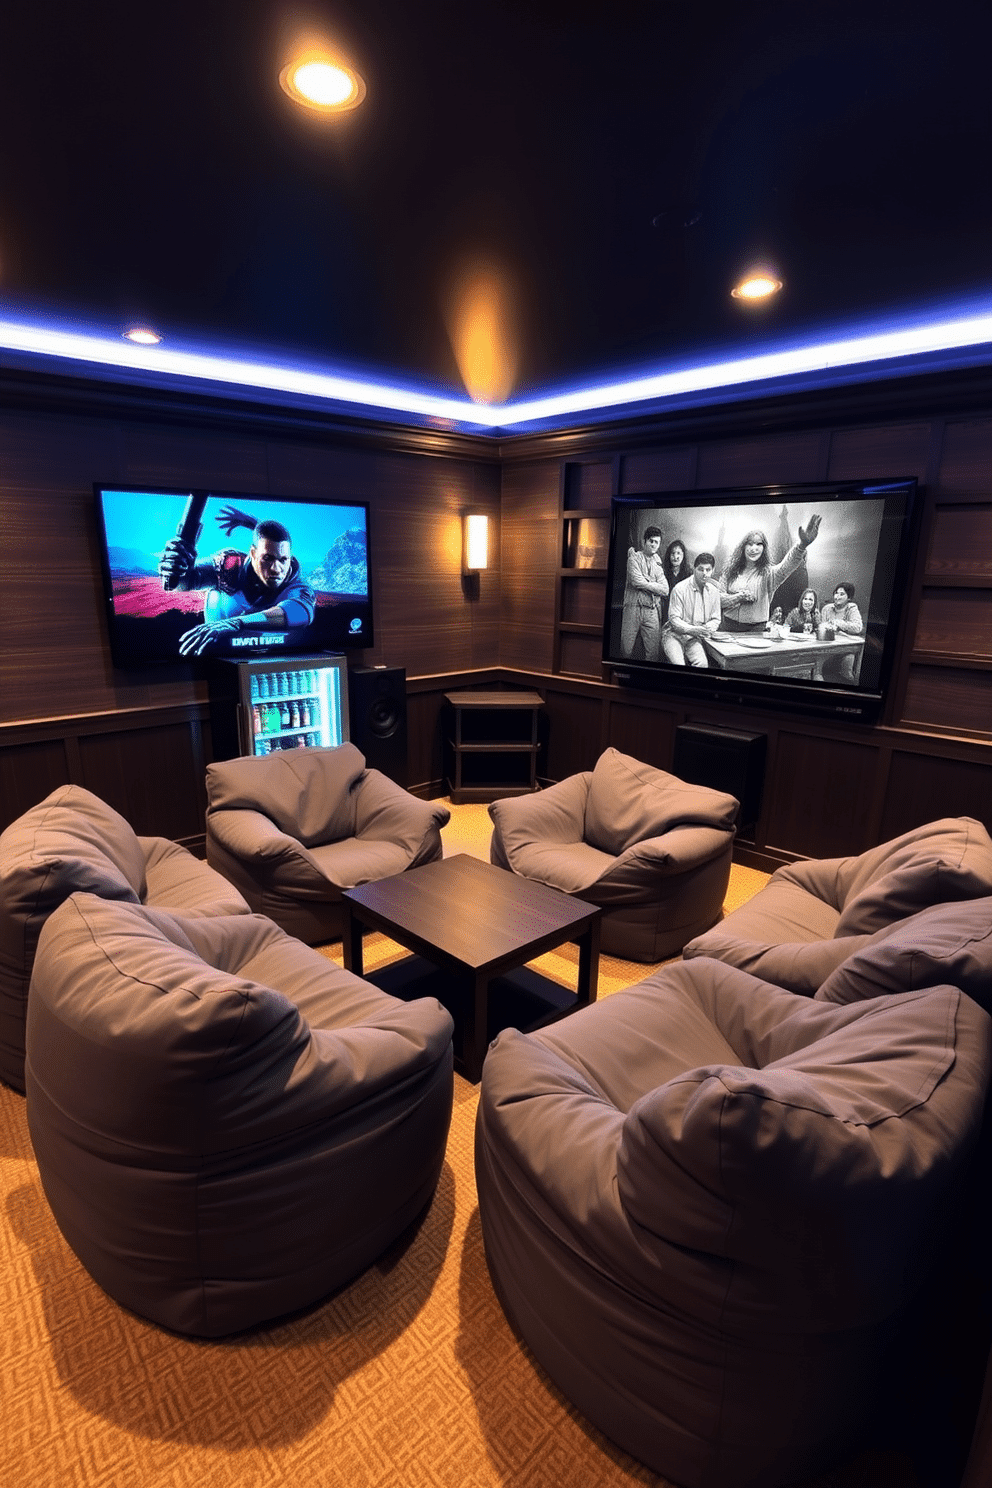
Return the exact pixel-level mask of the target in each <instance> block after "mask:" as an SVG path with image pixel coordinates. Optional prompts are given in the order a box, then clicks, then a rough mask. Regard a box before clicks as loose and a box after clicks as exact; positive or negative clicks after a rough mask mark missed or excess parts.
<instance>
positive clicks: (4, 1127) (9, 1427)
mask: <svg viewBox="0 0 992 1488" xmlns="http://www.w3.org/2000/svg"><path fill="white" fill-rule="evenodd" d="M482 814H484V808H459V809H458V812H457V824H456V823H454V822H453V824H452V828H453V829H454V830H453V829H452V828H449V829H447V831H446V834H445V836H446V843H445V845H446V850H447V851H449V852H451V851H456V852H457V851H470V850H471V851H475V852H477V853H478V854H479V855H480V856H487V852H486V851H485V850H484V849H485V830H486V826H487V825H488V818H486V821H485V822H483V821H482ZM480 843H481V846H480ZM763 881H764V875H763V874H759V873H755V872H754V871H753V870H747V869H737V868H735V870H734V878H733V883H732V885H731V888H732V892H733V893H734V894H735V896H739V897H741V898H747V897H748V896H749V894H751V893H753V892H754V891H755V890H756V889H757V888H758V887H759V886H760V883H761V882H763ZM377 941H378V942H379V943H378V944H377V943H376V941H373V940H371V939H370V941H369V942H367V951H366V956H367V964H368V966H369V967H370V969H371V968H374V967H375V966H376V965H378V964H382V963H383V962H384V961H385V960H388V959H390V958H391V957H392V956H393V955H394V954H395V953H396V951H395V947H392V946H391V945H390V943H389V942H386V941H385V940H384V939H383V938H382V937H378V938H377ZM335 949H336V948H333V947H332V948H329V950H330V953H331V954H333V953H334V951H335ZM547 961H548V958H542V959H541V964H542V967H544V969H546V970H548V972H549V974H552V975H559V976H561V977H562V978H563V979H565V978H567V976H568V974H569V971H570V970H571V966H570V964H569V956H568V952H567V950H566V951H565V952H562V953H559V955H558V959H557V961H556V962H555V963H554V964H551V965H547V966H546V965H545V963H546V962H547ZM572 964H573V965H574V962H573V963H572ZM648 970H650V968H645V967H643V966H635V965H629V964H628V963H624V962H619V961H613V960H611V959H609V958H606V959H605V961H604V966H603V973H602V976H601V995H603V994H607V993H609V992H611V991H614V990H616V988H617V987H620V986H623V985H626V984H628V983H629V982H630V981H633V980H639V979H640V978H641V977H643V976H644V975H645V974H646V973H647V971H648ZM476 1100H477V1093H476V1090H475V1089H474V1088H473V1087H472V1086H471V1085H469V1084H467V1083H466V1082H465V1081H464V1080H462V1079H460V1078H459V1077H457V1076H456V1078H455V1111H454V1119H453V1123H452V1129H451V1136H450V1139H449V1144H448V1151H447V1161H446V1163H445V1166H444V1169H443V1172H442V1175H441V1181H440V1185H439V1187H438V1190H437V1194H436V1196H435V1198H434V1201H433V1203H432V1205H431V1207H430V1209H429V1211H428V1212H427V1214H426V1216H425V1217H424V1218H423V1220H422V1221H421V1223H420V1224H419V1226H418V1227H416V1228H415V1229H414V1230H413V1231H412V1232H411V1233H409V1234H408V1235H406V1236H405V1237H403V1239H402V1240H401V1241H400V1242H398V1243H397V1244H396V1245H395V1246H394V1247H393V1248H392V1249H391V1251H390V1252H389V1253H388V1254H387V1255H385V1256H384V1257H383V1258H382V1259H381V1260H380V1261H379V1262H378V1264H377V1265H375V1266H373V1267H372V1268H371V1269H370V1270H369V1271H368V1272H366V1273H365V1275H363V1276H362V1277H360V1278H359V1279H358V1280H357V1281H355V1282H354V1283H352V1285H351V1286H349V1287H347V1288H345V1289H344V1290H343V1291H342V1292H340V1293H339V1294H338V1295H336V1296H334V1297H332V1298H331V1299H329V1300H328V1301H326V1302H324V1303H323V1304H322V1305H321V1306H319V1307H317V1308H316V1309H314V1310H313V1311H311V1312H309V1313H307V1314H306V1315H304V1316H301V1317H298V1318H295V1319H293V1320H292V1321H289V1322H287V1323H284V1324H282V1325H280V1326H278V1327H274V1328H271V1329H268V1330H261V1331H258V1332H254V1333H250V1334H246V1335H242V1336H239V1337H237V1338H235V1339H233V1340H231V1341H227V1342H221V1343H196V1342H191V1341H190V1340H187V1339H182V1338H177V1337H174V1336H172V1335H170V1334H166V1333H163V1332H162V1331H161V1330H160V1329H158V1328H155V1327H153V1326H151V1325H150V1324H148V1323H145V1322H143V1321H142V1320H141V1319H139V1318H136V1317H134V1316H132V1315H130V1314H128V1313H126V1312H124V1311H122V1309H121V1308H119V1307H118V1306H117V1305H116V1304H115V1303H113V1302H112V1301H110V1299H109V1298H108V1297H106V1296H105V1295H104V1293H103V1292H101V1291H100V1289H99V1288H98V1287H97V1286H96V1284H95V1283H94V1282H93V1281H91V1280H90V1278H89V1276H88V1275H87V1274H86V1272H85V1271H84V1270H83V1268H82V1267H81V1266H80V1264H79V1263H78V1261H77V1260H76V1259H75V1257H74V1256H73V1254H72V1253H71V1251H70V1250H69V1249H68V1247H67V1246H66V1244H65V1242H64V1241H63V1239H62V1237H61V1235H60V1234H59V1232H58V1230H57V1229H56V1227H55V1224H54V1222H53V1220H52V1218H51V1215H50V1213H49V1210H48V1206H47V1203H46V1201H45V1198H44V1195H43V1193H42V1190H41V1187H40V1184H39V1181H38V1173H37V1168H36V1166H35V1163H34V1159H33V1154H32V1151H31V1144H30V1140H29V1138H28V1133H27V1124H26V1119H25V1104H24V1101H23V1100H22V1098H21V1097H20V1096H18V1095H15V1094H14V1093H13V1092H12V1091H10V1090H7V1089H6V1088H4V1087H0V1305H2V1309H3V1328H2V1330H0V1389H2V1402H0V1404H2V1426H0V1484H2V1485H4V1488H8V1485H9V1488H14V1485H17V1488H22V1485H30V1488H43V1485H44V1488H186V1485H189V1488H201V1485H209V1488H228V1485H230V1488H235V1485H236V1488H284V1485H285V1488H290V1485H292V1488H332V1485H333V1488H497V1485H504V1488H556V1485H559V1484H562V1485H564V1484H577V1485H581V1488H619V1485H627V1484H654V1485H663V1484H664V1480H663V1479H661V1478H659V1477H658V1476H657V1475H656V1474H654V1473H651V1472H649V1471H648V1470H647V1469H646V1468H644V1467H642V1466H640V1465H639V1464H638V1463H636V1462H634V1461H633V1460H632V1459H631V1458H629V1457H627V1456H626V1455H625V1454H624V1453H623V1452H621V1451H619V1450H618V1449H617V1448H615V1447H614V1446H613V1445H612V1444H611V1443H609V1442H608V1441H607V1440H606V1439H605V1438H604V1437H602V1436H601V1435H600V1434H599V1433H598V1432H596V1431H594V1430H593V1429H592V1428H591V1427H589V1426H588V1425H586V1424H585V1423H584V1422H583V1420H582V1419H581V1418H580V1417H579V1416H578V1415H577V1414H576V1413H575V1412H574V1411H573V1410H572V1409H571V1407H570V1406H569V1405H568V1403H567V1402H566V1401H565V1400H564V1399H563V1398H562V1397H561V1396H560V1395H559V1393H558V1392H557V1391H556V1390H555V1388H554V1386H553V1385H551V1384H550V1382H549V1381H548V1380H547V1378H546V1377H545V1376H544V1375H543V1374H542V1372H541V1371H540V1369H539V1368H538V1367H537V1366H536V1364H535V1363H534V1362H533V1361H532V1359H531V1357H530V1355H529V1353H528V1352H527V1350H526V1348H524V1347H523V1346H522V1345H521V1344H519V1343H518V1342H517V1341H516V1339H515V1338H514V1336H513V1334H512V1333H511V1331H510V1329H509V1327H508V1325H507V1323H506V1321H505V1319H504V1317H503V1314H502V1312H501V1311H500V1308H499V1305H498V1303H497V1302H496V1299H495V1297H494V1295H493V1292H492V1289H491V1286H490V1283H489V1279H488V1275H487V1272H486V1266H485V1260H484V1257H483V1251H482V1238H481V1232H480V1227H479V1215H478V1208H477V1204H476V1197H475V1186H474V1177H473V1158H472V1139H473V1129H474V1121H475V1109H476ZM896 1484H898V1485H899V1488H910V1483H909V1481H908V1480H907V1478H906V1476H905V1475H904V1474H903V1475H902V1476H899V1475H898V1464H897V1465H896V1468H894V1469H892V1470H891V1471H890V1470H889V1465H888V1464H887V1462H878V1461H867V1460H865V1461H862V1462H860V1463H858V1464H853V1465H852V1467H851V1469H850V1470H849V1471H847V1472H846V1473H845V1474H842V1475H836V1474H834V1475H831V1476H830V1477H829V1478H823V1479H821V1480H819V1482H818V1485H817V1488H828V1485H829V1488H869V1485H871V1488H896Z"/></svg>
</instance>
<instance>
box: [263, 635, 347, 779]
mask: <svg viewBox="0 0 992 1488" xmlns="http://www.w3.org/2000/svg"><path fill="white" fill-rule="evenodd" d="M241 667H242V678H241V696H242V699H243V702H242V708H243V710H244V713H243V716H244V717H245V718H246V721H247V722H248V724H249V727H248V729H247V730H246V731H245V732H246V734H247V735H248V737H247V738H246V739H245V744H246V746H247V747H246V748H245V751H244V752H245V753H246V754H254V755H265V754H272V753H274V752H275V751H276V750H277V749H321V748H323V749H327V748H331V747H333V746H334V745H337V744H343V743H344V742H345V740H346V739H347V738H348V670H347V664H346V662H345V659H344V657H337V656H334V657H324V656H321V657H312V656H303V657H298V658H295V659H294V662H293V663H292V664H287V663H285V662H284V663H282V664H281V665H279V664H274V663H272V662H268V663H265V662H243V663H242V664H241Z"/></svg>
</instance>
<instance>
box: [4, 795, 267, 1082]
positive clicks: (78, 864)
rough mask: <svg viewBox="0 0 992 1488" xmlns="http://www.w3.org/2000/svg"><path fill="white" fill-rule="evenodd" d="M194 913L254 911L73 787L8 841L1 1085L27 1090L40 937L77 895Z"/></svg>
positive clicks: (21, 822)
mask: <svg viewBox="0 0 992 1488" xmlns="http://www.w3.org/2000/svg"><path fill="white" fill-rule="evenodd" d="M77 889H78V890H82V891H85V892H87V893H90V894H99V895H100V896H101V898H104V899H117V900H121V901H122V902H125V903H128V904H148V905H152V906H157V907H159V908H162V909H170V910H177V911H180V912H181V913H182V914H184V915H201V914H203V915H211V914H220V915H231V914H247V913H248V905H247V903H246V902H245V900H244V899H243V898H242V896H241V895H240V894H239V893H238V891H237V889H235V888H234V887H233V886H232V885H231V884H230V883H229V882H228V881H227V879H225V878H223V877H222V876H221V875H220V874H219V873H215V872H214V870H213V869H212V868H211V867H209V866H208V864H206V863H203V862H201V861H200V859H199V858H194V857H193V855H192V853H189V852H187V851H186V849H185V848H184V847H180V846H179V844H178V843H175V842H169V841H168V840H167V839H166V838H164V837H138V836H136V835H135V833H134V832H133V831H132V830H131V827H130V826H129V825H128V823H127V822H126V821H125V820H124V818H123V816H121V815H120V813H119V812H117V811H114V809H113V808H112V807H111V806H108V805H107V804H106V802H105V801H101V800H100V798H99V796H94V795H93V793H92V791H88V790H84V789H83V787H82V786H80V785H63V786H60V787H59V788H58V789H57V790H54V791H52V793H51V795H50V796H46V798H45V800H44V801H42V802H41V803H40V804H39V805H37V806H32V808H31V810H30V811H26V812H25V813H24V815H23V816H20V817H18V818H17V820H16V821H14V822H11V824H10V826H9V827H7V828H6V830H5V831H4V832H3V834H2V835H0V1080H3V1081H4V1082H5V1083H6V1084H7V1085H11V1086H13V1088H14V1089H15V1090H19V1091H21V1093H23V1091H24V1023H25V1018H26V1014H27V1003H28V987H29V985H30V982H31V969H32V967H33V965H34V955H35V947H36V946H37V944H38V936H39V935H40V934H41V931H42V928H43V926H44V924H45V921H46V920H47V918H48V916H49V915H50V914H51V913H52V911H53V910H54V909H57V908H58V906H59V905H60V904H61V903H62V902H63V900H65V899H67V898H68V897H69V895H70V894H72V893H74V892H75V891H76V890H77Z"/></svg>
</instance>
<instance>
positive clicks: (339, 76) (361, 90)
mask: <svg viewBox="0 0 992 1488" xmlns="http://www.w3.org/2000/svg"><path fill="white" fill-rule="evenodd" d="M279 85H280V87H281V88H282V90H283V92H284V93H287V94H288V95H289V97H290V98H291V99H292V100H293V102H294V103H299V104H302V106H303V107H304V108H309V109H315V110H317V112H319V113H322V114H344V113H348V111H349V110H350V109H355V108H357V107H358V105H359V104H360V103H361V101H362V99H363V98H364V97H365V80H364V78H362V77H361V76H360V75H359V74H358V73H357V72H356V71H355V69H354V68H353V67H352V66H351V65H350V64H349V63H348V62H346V61H345V60H344V58H343V57H337V56H334V55H333V54H332V53H330V52H324V53H321V54H319V55H315V54H314V53H313V52H312V51H306V52H303V53H302V54H300V55H298V56H296V57H294V58H293V60H292V61H291V62H287V63H286V66H285V67H284V68H283V69H282V71H281V72H280V74H279Z"/></svg>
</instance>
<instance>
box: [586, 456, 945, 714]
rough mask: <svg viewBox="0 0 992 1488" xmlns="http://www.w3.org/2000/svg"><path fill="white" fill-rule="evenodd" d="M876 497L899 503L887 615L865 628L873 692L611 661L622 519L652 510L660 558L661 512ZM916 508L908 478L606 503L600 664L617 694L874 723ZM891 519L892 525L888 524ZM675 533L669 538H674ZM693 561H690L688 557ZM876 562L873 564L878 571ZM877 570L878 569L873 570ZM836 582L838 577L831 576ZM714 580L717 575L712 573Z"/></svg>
mask: <svg viewBox="0 0 992 1488" xmlns="http://www.w3.org/2000/svg"><path fill="white" fill-rule="evenodd" d="M879 496H885V497H887V498H888V497H890V496H891V497H892V498H896V497H897V496H899V497H900V498H904V501H905V507H904V510H903V511H902V513H901V517H899V518H898V520H899V522H900V527H899V532H898V537H897V539H896V541H895V544H894V546H895V553H894V556H893V558H892V565H891V572H892V583H891V595H890V602H889V607H888V614H887V616H885V617H880V616H879V615H878V614H877V612H876V611H875V608H874V600H875V592H874V590H873V593H872V596H871V598H872V602H873V607H872V611H871V612H870V614H868V615H865V616H864V619H865V628H866V633H867V632H868V629H869V625H871V626H873V627H874V630H875V633H876V635H877V634H878V632H879V629H881V647H880V655H879V663H878V667H879V669H878V681H877V685H876V686H872V687H865V686H861V685H859V683H855V684H846V683H841V682H837V683H831V682H814V681H804V680H801V679H798V678H796V677H787V678H786V677H773V676H771V675H769V674H764V675H761V674H759V673H757V672H755V673H748V672H739V671H729V670H728V671H722V670H719V669H717V668H713V667H709V668H695V667H690V666H684V667H680V666H678V665H675V664H673V663H670V662H668V661H666V660H664V658H663V659H662V660H660V661H657V662H656V661H650V660H646V659H644V660H642V659H640V658H638V659H636V660H632V659H629V658H625V657H621V656H618V655H617V654H616V652H617V649H618V647H613V646H611V638H612V636H614V635H616V634H618V627H617V626H616V624H615V620H614V617H615V615H616V612H617V611H618V610H622V595H623V587H624V582H625V575H626V563H627V545H626V544H627V537H628V536H629V531H627V532H625V533H624V534H623V535H621V534H620V532H619V530H618V529H619V522H620V519H621V517H625V516H627V515H628V514H630V513H631V512H634V511H657V512H658V513H659V521H658V523H657V525H659V526H661V527H662V529H663V531H665V532H666V537H665V541H663V544H662V549H661V551H662V552H664V547H665V546H666V544H667V541H668V540H669V538H668V533H667V531H666V529H665V527H664V518H665V513H666V512H672V511H675V510H684V509H686V508H689V507H714V508H717V507H724V508H730V507H734V506H742V507H743V506H749V505H752V506H753V505H763V504H772V503H776V504H785V505H790V504H792V505H797V504H799V503H802V502H806V503H815V504H818V506H822V507H825V508H827V507H828V504H829V503H830V502H831V501H838V500H847V501H851V500H859V499H861V500H868V499H877V498H878V497H879ZM921 509H922V502H921V500H920V486H919V482H918V480H917V478H916V477H915V476H891V477H889V476H886V477H878V478H869V479H865V480H841V481H807V482H790V483H781V484H778V483H775V484H768V485H760V486H743V485H741V486H717V487H712V488H707V489H692V490H682V491H653V492H642V493H637V494H636V495H629V494H624V495H620V496H614V497H613V498H612V500H611V504H610V530H609V549H608V559H607V577H606V600H605V608H604V616H603V645H602V658H603V663H604V665H605V666H607V667H609V668H610V670H611V671H612V673H613V677H614V680H615V681H616V682H617V683H618V684H619V685H620V686H623V687H630V688H639V689H641V690H643V691H647V692H653V693H671V694H672V695H673V696H674V697H677V698H682V699H687V700H695V701H698V702H713V703H720V704H725V705H727V706H730V707H732V708H734V709H738V710H744V709H747V708H748V707H749V706H754V707H756V708H758V709H759V710H761V709H769V708H780V709H782V710H783V711H785V712H788V713H794V714H801V715H806V716H809V717H832V718H836V719H837V720H839V721H843V722H848V723H863V724H869V725H871V724H876V723H878V722H879V720H880V719H881V718H882V716H883V713H884V710H885V707H886V703H887V700H888V697H889V694H890V691H891V684H892V678H893V672H894V665H895V659H896V655H897V649H898V643H899V636H900V626H901V621H902V616H903V606H904V600H905V593H906V587H907V582H908V579H909V574H910V569H911V565H912V561H913V556H914V553H915V548H916V542H917V538H918V527H919V514H920V511H921ZM890 520H891V518H890ZM678 535H679V534H677V533H674V532H673V533H672V534H671V536H672V538H674V537H675V536H678ZM689 561H690V562H691V561H692V555H689ZM877 561H878V560H877V555H876V565H877ZM876 571H877V567H876ZM838 577H840V576H838ZM714 578H719V574H718V573H716V574H714Z"/></svg>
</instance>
